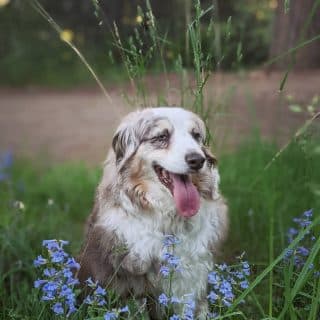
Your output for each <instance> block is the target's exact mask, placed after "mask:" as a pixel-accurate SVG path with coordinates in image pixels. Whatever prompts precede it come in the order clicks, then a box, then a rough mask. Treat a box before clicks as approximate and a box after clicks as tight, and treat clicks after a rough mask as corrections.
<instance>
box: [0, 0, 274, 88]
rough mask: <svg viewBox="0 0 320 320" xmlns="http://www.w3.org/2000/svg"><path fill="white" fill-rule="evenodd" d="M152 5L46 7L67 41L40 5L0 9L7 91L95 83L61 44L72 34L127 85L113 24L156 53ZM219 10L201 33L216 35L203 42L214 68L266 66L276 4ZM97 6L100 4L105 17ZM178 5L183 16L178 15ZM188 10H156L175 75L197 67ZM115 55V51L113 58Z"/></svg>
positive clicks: (0, 55) (0, 75)
mask: <svg viewBox="0 0 320 320" xmlns="http://www.w3.org/2000/svg"><path fill="white" fill-rule="evenodd" d="M139 3H140V2H139ZM147 3H148V2H145V1H142V2H141V3H140V5H141V7H139V6H137V4H138V3H137V2H135V1H133V2H128V1H109V2H108V4H105V3H104V2H103V1H96V2H94V1H89V0H88V1H85V2H82V3H81V4H80V3H79V2H78V1H76V0H68V1H67V2H66V3H65V4H64V5H62V4H61V3H60V2H52V1H48V0H42V1H41V4H42V5H43V6H44V8H46V10H48V12H49V13H50V14H51V15H52V16H53V18H54V19H55V20H57V21H58V22H59V24H60V25H62V27H63V29H64V33H63V34H62V35H60V39H59V37H57V36H56V34H55V33H54V30H53V29H52V28H51V26H50V25H49V24H47V22H46V21H45V20H43V18H42V17H41V16H40V15H39V14H38V13H37V12H36V11H35V10H34V9H33V7H32V6H30V4H32V0H30V1H21V0H11V1H8V3H7V4H6V5H4V6H3V7H1V6H0V27H1V30H6V32H2V33H1V35H0V42H1V43H2V44H3V45H2V47H1V48H0V70H1V72H0V84H9V85H25V84H29V85H30V84H46V85H54V86H70V85H72V86H76V85H77V84H79V83H92V82H90V78H88V76H87V72H86V69H85V68H84V67H83V66H82V65H81V63H80V61H79V60H78V58H77V57H76V55H74V54H73V53H72V51H71V50H70V48H68V47H67V46H66V45H65V43H63V41H60V40H63V39H64V38H63V37H64V36H65V35H66V36H67V37H68V39H72V40H73V42H74V43H75V45H76V46H77V47H78V48H79V49H80V50H81V51H83V52H84V53H85V56H86V57H87V58H88V60H89V61H90V64H92V66H93V68H94V69H96V70H100V72H99V75H100V77H101V78H102V79H104V80H106V81H108V80H109V81H110V82H114V81H115V80H123V79H124V76H123V75H124V74H125V70H124V69H122V67H121V60H122V58H121V55H119V53H118V51H117V48H116V47H117V45H116V43H115V42H114V37H113V22H114V21H115V23H116V25H117V26H118V29H119V33H120V34H121V35H122V36H123V37H125V38H126V39H129V38H130V37H133V38H134V37H135V35H136V32H137V31H138V32H139V33H140V34H141V35H142V38H141V40H142V41H143V47H144V48H148V47H151V44H152V41H153V40H152V39H151V40H150V39H148V34H149V32H150V30H149V29H150V20H148V19H147V17H144V16H143V15H142V13H143V12H146V11H148V10H149V9H148V4H147ZM190 3H191V2H190ZM193 3H196V2H195V1H194V2H193ZM216 3H217V4H218V6H217V7H216V8H213V10H212V11H211V12H210V14H209V15H208V16H207V17H206V18H205V19H203V20H202V21H201V30H207V29H208V28H209V29H210V32H209V33H204V35H203V47H204V48H205V50H207V51H208V52H210V54H211V56H212V57H213V58H214V59H213V60H212V63H211V65H210V69H211V70H215V69H216V68H217V67H218V68H221V67H222V68H224V69H235V68H238V67H240V66H245V67H247V66H252V65H257V64H260V63H261V62H263V61H265V59H266V57H267V54H268V46H269V42H270V39H269V35H270V24H271V18H272V14H273V10H274V9H275V7H274V1H270V0H263V1H248V0H246V1H242V2H241V4H240V3H238V2H226V1H216ZM94 4H96V5H99V7H100V10H101V14H99V13H98V12H99V10H98V9H97V6H95V5H94ZM211 4H212V1H208V0H206V1H201V5H202V7H203V8H208V7H210V5H211ZM173 6H174V7H176V8H180V9H179V10H172V7H173ZM184 6H185V4H184V3H181V2H180V1H178V0H175V1H174V2H173V3H172V1H169V0H168V1H165V2H163V1H162V2H161V3H154V2H153V3H152V9H153V14H154V16H155V17H156V20H157V24H158V30H157V32H158V34H163V35H165V36H164V37H163V38H165V39H166V41H167V42H168V43H169V44H170V45H169V46H168V47H167V48H166V49H165V50H163V51H162V52H161V55H162V57H161V59H165V60H166V63H167V64H168V67H169V68H170V69H171V70H172V69H174V65H175V61H176V59H178V57H179V56H181V57H182V59H183V64H184V66H185V67H187V68H189V67H190V66H191V64H190V62H191V61H190V59H189V58H188V56H189V55H190V52H189V49H188V48H187V46H186V37H185V29H186V17H185V14H184V12H185V8H181V7H184ZM188 10H189V11H190V14H191V16H195V14H196V13H195V10H196V9H195V8H194V4H192V5H191V6H190V9H188ZM94 12H95V13H96V16H97V17H98V19H97V17H95V15H94V14H93V13H94ZM83 21H85V23H83ZM70 36H71V38H70ZM109 52H112V55H111V56H110V55H109ZM161 59H160V60H161ZM160 60H159V59H154V60H152V64H151V69H158V67H159V65H158V62H157V61H160ZM13 65H14V66H15V67H14V68H12V66H13ZM149 67H150V66H149ZM119 70H120V71H121V72H119ZM149 71H150V68H149Z"/></svg>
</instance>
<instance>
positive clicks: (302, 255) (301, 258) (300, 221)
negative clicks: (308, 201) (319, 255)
mask: <svg viewBox="0 0 320 320" xmlns="http://www.w3.org/2000/svg"><path fill="white" fill-rule="evenodd" d="M312 218H313V210H312V209H310V210H307V211H305V212H304V213H303V214H302V215H301V216H300V217H298V218H294V219H293V222H294V223H295V224H296V225H297V227H296V228H289V230H288V232H287V238H288V243H289V244H290V243H291V242H292V241H293V240H294V238H295V237H296V236H297V235H298V233H299V232H300V230H302V229H304V228H306V227H308V226H309V225H310V224H311V223H312ZM315 240H316V237H315V236H314V234H313V232H312V231H308V232H307V234H306V235H305V236H304V237H303V238H302V239H301V242H302V243H300V245H298V246H297V247H295V248H294V249H288V250H287V251H286V254H285V256H284V261H285V263H290V262H291V261H292V262H293V264H294V266H295V267H296V268H298V269H301V268H302V267H303V266H304V265H305V263H306V261H307V259H308V257H309V255H310V247H311V246H312V243H314V241H315ZM310 268H311V269H313V268H314V265H313V264H311V265H310ZM314 275H315V276H320V272H319V271H317V270H315V271H314Z"/></svg>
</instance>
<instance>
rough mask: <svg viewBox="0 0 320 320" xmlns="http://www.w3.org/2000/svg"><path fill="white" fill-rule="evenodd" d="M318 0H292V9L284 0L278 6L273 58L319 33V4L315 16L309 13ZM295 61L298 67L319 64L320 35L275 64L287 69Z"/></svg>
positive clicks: (276, 66)
mask: <svg viewBox="0 0 320 320" xmlns="http://www.w3.org/2000/svg"><path fill="white" fill-rule="evenodd" d="M316 2H318V4H319V1H317V0H291V1H290V2H289V5H290V7H289V11H288V12H287V13H285V12H284V5H283V1H278V8H277V11H276V15H275V21H274V25H273V39H272V41H271V47H270V58H274V57H276V56H278V55H280V54H282V53H285V52H287V51H288V50H289V49H290V48H294V47H296V46H297V45H298V44H299V43H301V42H303V41H306V40H309V39H311V38H313V37H315V36H316V35H319V34H320V6H319V5H318V6H317V7H316V10H315V12H314V14H313V17H312V19H311V20H310V15H311V12H312V9H313V8H314V6H315V5H316V4H315V3H316ZM291 63H293V65H294V67H295V68H296V69H311V68H316V67H320V39H317V40H315V41H313V42H312V43H310V44H308V45H306V46H305V47H303V48H301V49H298V51H296V53H294V54H289V55H287V56H285V57H284V58H282V59H280V60H278V61H276V62H275V63H274V64H273V67H274V68H278V69H284V68H287V67H288V66H289V65H290V64H291Z"/></svg>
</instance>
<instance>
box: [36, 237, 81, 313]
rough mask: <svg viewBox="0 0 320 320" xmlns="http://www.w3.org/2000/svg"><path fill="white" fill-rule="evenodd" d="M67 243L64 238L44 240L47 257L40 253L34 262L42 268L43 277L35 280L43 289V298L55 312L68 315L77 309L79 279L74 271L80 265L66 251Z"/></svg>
mask: <svg viewBox="0 0 320 320" xmlns="http://www.w3.org/2000/svg"><path fill="white" fill-rule="evenodd" d="M66 244H68V242H67V241H63V240H44V241H43V242H42V245H43V247H45V248H46V249H47V254H46V257H43V256H41V255H40V256H38V257H37V258H36V259H35V260H34V262H33V263H34V266H35V267H37V268H40V267H41V269H42V279H38V280H36V281H35V282H34V287H35V288H39V289H40V290H41V293H42V298H41V300H43V301H47V302H49V304H50V306H51V309H52V310H53V312H54V313H55V314H57V315H66V316H67V317H68V316H69V315H71V314H72V313H74V312H75V311H76V310H77V309H76V307H75V302H76V296H75V293H74V286H75V285H76V284H78V283H79V281H78V280H77V279H76V278H75V277H74V272H73V271H75V270H78V269H79V268H80V265H79V264H78V263H77V262H76V261H75V260H74V258H72V257H70V256H69V255H68V254H67V253H66V252H65V251H64V249H63V247H64V245H66Z"/></svg>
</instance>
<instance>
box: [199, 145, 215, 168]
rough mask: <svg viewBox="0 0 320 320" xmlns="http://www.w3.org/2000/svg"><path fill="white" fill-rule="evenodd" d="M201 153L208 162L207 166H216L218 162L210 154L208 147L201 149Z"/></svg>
mask: <svg viewBox="0 0 320 320" xmlns="http://www.w3.org/2000/svg"><path fill="white" fill-rule="evenodd" d="M202 151H203V153H204V155H205V156H206V160H207V161H208V164H209V166H213V167H215V166H217V164H218V160H217V158H216V157H215V156H214V155H213V154H212V153H211V152H210V150H209V148H208V147H203V148H202Z"/></svg>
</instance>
